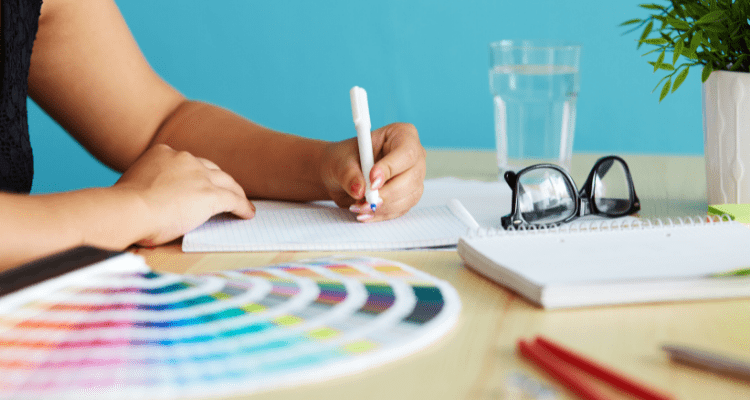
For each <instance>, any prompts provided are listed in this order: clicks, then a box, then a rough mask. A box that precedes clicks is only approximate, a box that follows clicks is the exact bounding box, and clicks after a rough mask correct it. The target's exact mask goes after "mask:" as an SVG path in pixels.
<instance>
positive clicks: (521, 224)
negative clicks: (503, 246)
mask: <svg viewBox="0 0 750 400" xmlns="http://www.w3.org/2000/svg"><path fill="white" fill-rule="evenodd" d="M614 161H618V162H620V163H621V164H622V166H623V168H624V170H625V177H626V179H627V182H628V192H629V196H630V200H631V202H630V207H628V209H627V210H625V211H622V212H619V213H606V212H602V211H601V210H599V208H598V207H597V206H596V202H595V201H594V193H596V191H595V188H594V185H595V184H596V179H595V178H596V174H597V171H598V170H599V167H601V166H602V165H605V163H610V165H608V166H605V167H604V171H603V174H606V173H607V171H608V170H609V168H611V167H612V165H613V164H614ZM542 168H551V169H554V170H556V171H558V172H560V173H561V174H562V176H563V178H564V180H565V184H566V185H568V188H569V189H572V190H570V192H571V193H573V194H575V196H576V197H575V199H574V206H575V209H574V211H573V212H572V213H571V215H570V216H568V217H567V218H565V219H564V220H561V221H557V222H555V223H552V224H535V223H533V222H528V221H526V220H525V219H524V218H523V216H522V215H521V212H520V210H519V207H518V177H519V176H521V175H523V174H525V173H527V172H529V171H532V170H535V169H542ZM603 174H602V175H603ZM503 177H504V178H505V181H506V182H507V183H508V185H509V186H510V188H511V190H513V195H512V198H511V211H510V214H508V215H506V216H504V217H502V218H501V224H502V226H503V228H504V229H523V228H527V227H553V226H558V225H561V224H564V223H567V222H570V221H573V220H574V219H576V218H580V217H582V216H584V215H589V214H595V215H604V216H606V217H609V218H618V217H624V216H626V215H630V214H633V213H636V212H638V211H639V210H640V209H641V202H640V200H639V199H638V196H637V195H636V194H635V185H634V184H633V176H632V175H631V174H630V168H628V163H626V162H625V160H623V159H622V158H621V157H618V156H615V155H610V156H605V157H602V158H600V159H598V160H597V161H596V163H594V166H593V167H592V168H591V172H589V175H588V178H586V182H584V184H583V186H582V187H581V189H580V191H579V190H578V187H577V186H576V184H575V181H574V180H573V177H571V176H570V174H569V173H568V172H567V171H566V170H565V169H563V168H562V167H560V166H559V165H555V164H535V165H531V166H529V167H526V168H524V169H522V170H520V171H518V172H517V173H516V172H513V171H506V172H505V174H504V176H503ZM584 199H585V200H586V209H585V210H584V211H583V213H581V209H582V207H583V202H584Z"/></svg>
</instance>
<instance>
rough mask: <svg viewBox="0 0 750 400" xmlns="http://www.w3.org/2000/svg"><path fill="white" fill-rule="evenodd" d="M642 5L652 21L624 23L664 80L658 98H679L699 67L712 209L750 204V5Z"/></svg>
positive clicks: (740, 0) (672, 0) (746, 0)
mask: <svg viewBox="0 0 750 400" xmlns="http://www.w3.org/2000/svg"><path fill="white" fill-rule="evenodd" d="M665 3H666V4H665V5H659V4H641V5H640V7H641V8H644V9H646V10H648V12H649V13H650V15H648V16H647V17H645V18H636V19H631V20H629V21H625V22H623V23H622V25H623V26H631V27H633V28H632V29H631V30H629V31H628V32H626V33H629V32H633V31H636V30H641V36H640V39H639V40H638V48H640V47H641V46H642V45H643V44H646V45H648V46H651V47H652V49H651V50H650V51H649V52H647V53H646V54H644V55H649V54H653V55H654V56H655V57H656V59H655V60H654V61H648V63H649V64H651V66H652V67H653V68H654V72H657V71H662V72H664V74H665V75H664V77H662V79H661V80H660V81H659V83H657V85H656V87H655V88H654V91H656V90H657V89H659V87H661V90H660V91H659V92H660V96H659V101H660V102H661V101H662V100H664V98H665V97H666V96H667V95H668V94H670V93H674V91H675V90H677V89H678V88H679V87H680V85H682V83H683V82H684V81H685V78H687V76H688V73H689V72H690V69H691V68H692V67H699V66H700V67H702V69H703V71H702V76H701V80H702V82H703V84H702V85H703V87H702V92H703V133H704V148H705V157H706V179H707V183H708V191H707V193H708V202H709V204H723V203H743V202H744V203H750V74H749V73H748V72H750V20H749V19H748V17H749V16H750V0H711V1H708V0H668V1H665Z"/></svg>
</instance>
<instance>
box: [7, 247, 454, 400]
mask: <svg viewBox="0 0 750 400" xmlns="http://www.w3.org/2000/svg"><path fill="white" fill-rule="evenodd" d="M106 263H109V264H110V265H116V266H115V267H111V268H98V269H97V268H90V267H89V268H86V269H83V270H79V271H76V273H75V275H74V276H66V275H63V276H62V277H59V278H56V279H52V280H48V281H45V282H44V283H43V284H38V285H35V286H32V287H29V288H27V289H24V290H21V291H20V292H16V293H13V294H12V295H9V296H6V297H4V298H3V299H2V300H1V301H0V398H80V397H81V396H94V397H97V398H100V397H101V398H182V397H201V396H209V395H210V396H216V395H222V394H225V395H230V394H236V393H245V394H246V393H251V392H255V391H259V390H268V389H272V388H275V387H282V386H291V385H297V384H301V383H305V382H313V381H320V380H323V379H328V378H332V377H335V376H340V375H344V374H349V373H353V372H357V371H362V370H365V369H368V368H371V367H373V366H376V365H378V364H382V363H385V362H388V361H391V360H395V359H398V358H400V357H403V356H405V355H407V354H409V353H412V352H415V351H417V350H419V349H420V348H423V347H425V346H427V345H428V344H430V343H432V342H434V341H436V340H437V339H438V338H440V337H441V336H442V335H444V334H445V333H447V332H448V331H449V330H450V329H451V328H452V327H453V325H454V324H455V322H456V321H457V318H458V315H459V312H460V308H461V305H460V300H459V298H458V295H457V294H456V291H455V289H453V287H452V286H450V285H449V284H448V283H446V282H444V281H441V280H438V279H436V278H434V277H432V276H430V275H428V274H425V273H422V272H420V271H417V270H415V269H413V268H411V267H409V266H406V265H403V264H400V263H396V262H393V261H388V260H383V259H377V258H327V259H316V260H307V261H304V262H295V263H287V264H279V265H272V266H267V267H260V268H251V269H245V270H239V271H225V272H221V273H212V274H202V275H179V274H171V273H156V272H151V271H149V270H148V269H147V268H146V267H145V264H144V263H143V260H142V259H140V257H137V256H134V255H132V254H127V253H126V254H122V255H119V256H116V257H114V258H113V259H110V260H107V261H105V262H103V263H99V264H106ZM118 263H119V264H118ZM95 265H96V264H95ZM68 275H71V274H68ZM42 293H43V294H42Z"/></svg>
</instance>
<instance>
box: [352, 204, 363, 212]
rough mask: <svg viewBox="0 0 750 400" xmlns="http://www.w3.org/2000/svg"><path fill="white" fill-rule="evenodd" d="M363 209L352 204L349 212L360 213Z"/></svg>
mask: <svg viewBox="0 0 750 400" xmlns="http://www.w3.org/2000/svg"><path fill="white" fill-rule="evenodd" d="M360 210H361V209H360V208H359V206H357V205H356V204H352V205H350V206H349V211H351V212H353V213H358V212H359V211H360Z"/></svg>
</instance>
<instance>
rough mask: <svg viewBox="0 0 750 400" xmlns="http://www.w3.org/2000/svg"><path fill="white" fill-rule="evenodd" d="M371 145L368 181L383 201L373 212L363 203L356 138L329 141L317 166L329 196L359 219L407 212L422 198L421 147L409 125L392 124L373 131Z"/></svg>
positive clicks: (362, 182)
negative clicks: (373, 156)
mask: <svg viewBox="0 0 750 400" xmlns="http://www.w3.org/2000/svg"><path fill="white" fill-rule="evenodd" d="M372 146H373V151H374V155H375V164H374V165H373V167H372V170H370V182H372V186H373V187H372V188H373V189H374V190H378V191H379V194H380V198H381V199H382V200H383V202H382V203H381V204H380V205H378V206H377V209H376V210H375V212H372V211H371V210H370V207H369V205H367V204H366V203H365V199H364V197H365V178H364V175H363V174H362V168H361V166H360V163H359V149H358V147H357V138H356V137H354V138H351V139H347V140H344V141H341V142H336V143H331V144H330V145H329V146H328V148H327V149H326V152H325V154H324V159H323V164H322V168H321V174H322V178H323V183H324V184H325V186H326V190H327V191H328V194H329V196H330V197H331V199H332V200H333V201H334V202H336V204H337V205H338V206H339V207H342V208H349V209H350V210H351V211H352V212H355V213H357V214H358V216H357V219H358V220H359V221H362V222H371V221H382V220H386V219H391V218H395V217H399V216H401V215H403V214H405V213H406V212H407V211H409V209H411V208H412V207H413V206H414V205H416V204H417V202H418V201H419V198H420V197H422V192H423V191H424V177H425V173H426V170H427V167H426V165H425V150H424V148H423V147H422V144H421V143H420V142H419V135H418V134H417V129H416V128H415V127H414V126H413V125H411V124H403V123H395V124H390V125H386V126H384V127H382V128H380V129H377V130H375V131H373V132H372Z"/></svg>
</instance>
